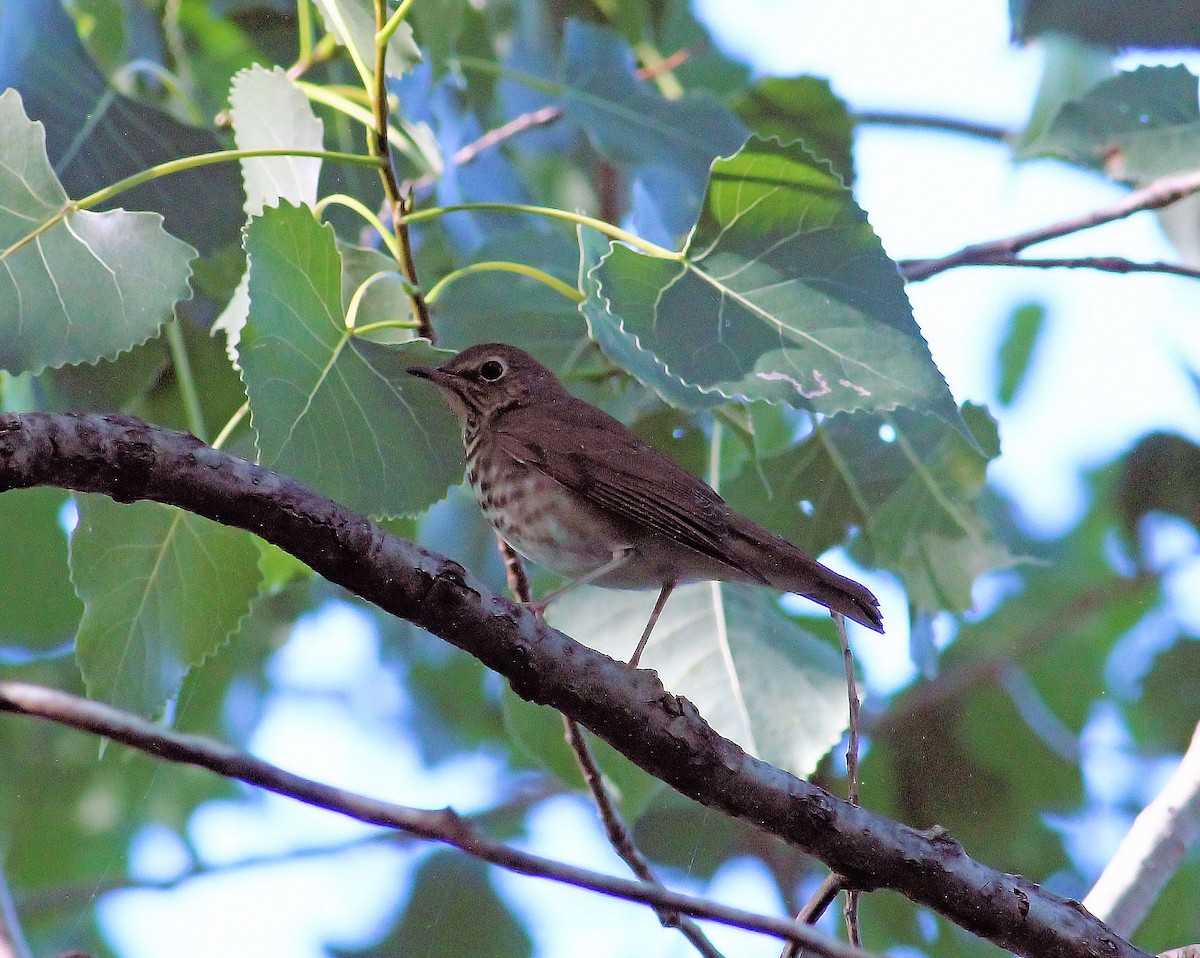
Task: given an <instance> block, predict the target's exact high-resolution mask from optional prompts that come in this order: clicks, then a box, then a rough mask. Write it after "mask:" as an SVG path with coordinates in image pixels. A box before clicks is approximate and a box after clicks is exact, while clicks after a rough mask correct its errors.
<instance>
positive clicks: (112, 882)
mask: <svg viewBox="0 0 1200 958" xmlns="http://www.w3.org/2000/svg"><path fill="white" fill-rule="evenodd" d="M564 790H565V788H564V786H562V785H560V784H558V782H557V780H553V779H551V777H550V776H545V777H544V778H542V779H540V780H538V781H536V782H531V783H528V784H526V785H524V786H520V787H518V788H517V789H516V790H515V791H514V792H513V793H512V794H511V795H510V796H509V797H508V799H507V800H505V801H503V802H501V803H499V804H497V805H493V806H492V807H491V808H487V809H484V810H482V811H478V812H471V813H470V814H467V815H463V816H462V817H463V818H464V819H466V820H467V821H469V822H470V823H471V824H472V825H474V826H476V827H486V826H487V825H488V824H489V823H491V822H493V821H496V822H504V821H506V820H509V819H511V818H512V816H513V815H522V814H524V813H525V812H527V811H528V810H529V809H531V808H533V807H534V806H535V805H538V804H539V803H541V802H543V801H545V800H546V799H547V798H550V797H552V796H555V795H561V794H563V792H564ZM419 840H420V839H418V838H417V837H416V836H414V835H410V834H409V833H407V832H400V831H383V832H371V833H369V834H367V835H358V836H356V837H354V838H351V839H347V840H346V841H342V842H336V843H330V844H325V845H311V846H307V847H302V848H292V849H289V850H287V851H285V852H282V853H280V852H270V853H267V854H262V855H247V856H245V857H243V858H239V859H237V860H235V861H230V862H221V863H219V864H213V865H197V864H195V863H193V865H192V867H190V868H187V869H185V870H184V871H182V872H180V873H179V874H177V875H174V876H172V877H171V878H164V879H161V880H143V881H137V880H134V879H132V878H112V879H109V880H107V881H101V882H95V881H87V882H80V883H78V884H74V885H66V886H59V887H57V888H48V889H45V890H42V891H39V892H35V893H33V894H31V895H28V896H25V895H23V896H21V898H20V906H21V910H22V912H24V913H25V914H26V915H32V916H38V915H41V914H44V913H46V912H51V911H55V910H57V909H63V908H77V907H82V906H83V905H85V904H91V903H94V902H95V901H96V899H97V898H99V897H100V896H101V895H106V894H108V893H110V892H115V891H129V890H138V891H147V890H149V891H172V890H174V889H176V888H179V887H181V886H183V885H185V884H186V883H188V882H190V881H194V880H195V879H197V878H208V877H210V876H213V875H226V874H230V873H237V872H241V871H244V870H246V869H252V868H270V867H272V866H276V865H282V864H286V863H289V862H295V861H307V860H312V859H319V858H331V857H334V856H337V855H344V854H346V853H348V852H354V851H358V850H359V849H362V848H377V847H390V848H396V849H399V848H404V847H406V846H408V845H412V844H414V843H415V842H417V841H419ZM0 955H3V951H2V950H0Z"/></svg>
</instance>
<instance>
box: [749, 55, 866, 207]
mask: <svg viewBox="0 0 1200 958" xmlns="http://www.w3.org/2000/svg"><path fill="white" fill-rule="evenodd" d="M737 112H738V116H740V117H741V118H742V119H743V120H744V121H745V123H746V125H747V126H749V127H750V128H751V129H752V130H753V131H754V132H755V133H757V134H758V135H759V136H761V137H763V138H767V137H775V138H776V139H778V140H779V141H780V142H783V143H789V142H791V141H792V140H801V141H803V143H804V145H805V146H806V147H808V149H809V150H810V151H811V152H812V153H813V155H814V156H819V157H820V158H821V159H823V160H828V161H829V165H830V166H832V167H833V170H834V172H835V173H837V175H838V176H840V177H841V178H842V182H843V183H845V184H846V185H847V186H849V185H850V184H851V183H853V182H854V157H853V156H852V155H851V152H850V150H851V146H852V145H853V144H852V141H853V139H854V121H853V120H851V118H850V113H849V111H848V110H847V109H846V104H845V103H844V102H842V100H841V98H839V97H837V96H835V95H834V92H833V90H832V89H830V87H829V81H828V80H824V79H821V78H819V77H809V76H797V77H764V78H763V79H761V80H759V81H758V82H757V83H755V84H754V85H753V86H751V87H750V88H749V89H747V90H745V91H743V92H742V94H741V95H740V96H739V97H738V99H737Z"/></svg>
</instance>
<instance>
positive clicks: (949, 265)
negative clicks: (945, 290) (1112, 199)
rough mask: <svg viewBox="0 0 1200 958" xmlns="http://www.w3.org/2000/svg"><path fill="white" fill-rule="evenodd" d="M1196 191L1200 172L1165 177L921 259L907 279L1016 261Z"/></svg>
mask: <svg viewBox="0 0 1200 958" xmlns="http://www.w3.org/2000/svg"><path fill="white" fill-rule="evenodd" d="M1196 192H1200V170H1191V171H1189V172H1187V173H1176V174H1172V175H1171V176H1164V177H1162V178H1161V179H1158V180H1155V181H1154V182H1153V183H1151V184H1150V185H1149V186H1145V187H1143V188H1142V189H1139V190H1133V191H1132V192H1130V193H1128V194H1127V195H1126V196H1124V197H1122V198H1121V199H1120V200H1119V201H1118V202H1116V203H1113V204H1111V205H1109V206H1104V207H1101V208H1100V209H1098V210H1092V211H1091V212H1089V213H1084V214H1083V215H1082V216H1073V217H1070V218H1069V219H1065V220H1060V221H1059V222H1057V223H1051V224H1049V225H1047V226H1041V227H1038V228H1037V229H1032V230H1028V231H1026V232H1024V233H1017V234H1016V235H1014V236H1008V237H1005V238H1003V239H997V240H990V241H988V242H986V243H974V244H972V245H970V246H965V247H963V248H962V249H960V250H959V251H958V252H957V253H952V254H951V255H949V256H944V257H942V258H941V259H924V260H918V261H916V262H914V263H911V264H910V265H909V266H908V267H907V268H905V269H903V270H902V272H903V275H904V278H905V279H907V280H908V281H909V282H916V281H917V280H922V279H928V278H929V277H930V276H935V275H937V274H938V273H942V272H945V271H946V270H948V269H954V268H955V267H956V266H978V265H984V264H992V263H1008V262H1010V261H1012V260H1014V259H1016V256H1017V254H1018V253H1020V252H1021V251H1022V250H1024V249H1026V248H1028V247H1030V246H1033V245H1034V244H1035V243H1044V242H1045V241H1046V240H1051V239H1056V238H1057V237H1059V236H1067V235H1068V234H1070V233H1078V232H1080V231H1081V230H1085V229H1091V228H1092V227H1093V226H1100V225H1102V224H1104V223H1111V222H1113V221H1114V220H1120V219H1124V218H1125V217H1127V216H1132V215H1133V214H1134V213H1140V212H1142V211H1143V210H1156V209H1161V208H1162V207H1164V206H1170V205H1171V204H1172V203H1176V202H1178V201H1179V200H1181V199H1183V198H1184V197H1187V196H1191V195H1192V194H1193V193H1196Z"/></svg>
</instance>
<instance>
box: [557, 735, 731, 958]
mask: <svg viewBox="0 0 1200 958" xmlns="http://www.w3.org/2000/svg"><path fill="white" fill-rule="evenodd" d="M563 725H564V726H565V728H566V738H567V744H568V745H570V746H571V751H573V752H574V753H575V759H576V761H577V762H579V769H580V771H581V772H582V773H583V780H584V781H585V782H586V783H587V787H588V790H589V791H591V793H592V800H593V801H594V802H595V803H596V810H597V812H598V813H599V815H600V821H601V823H602V824H603V825H604V834H605V835H606V836H607V837H608V842H609V844H610V845H612V847H613V850H614V851H615V852H616V853H617V854H618V855H619V856H620V857H621V860H622V861H624V862H625V864H626V865H628V866H629V868H630V870H631V871H632V872H633V873H634V874H635V875H637V877H638V878H640V879H641V880H642V881H644V882H648V883H650V884H653V885H658V886H659V887H660V888H661V887H663V884H662V882H660V881H659V880H658V876H657V875H655V874H654V871H653V870H652V869H651V868H650V863H649V862H648V861H646V858H645V856H644V855H642V853H641V852H640V851H639V850H638V847H637V846H636V845H635V844H634V843H633V834H632V832H631V831H630V828H629V826H628V825H627V824H626V823H625V820H624V819H623V818H622V817H621V813H620V812H619V811H617V807H616V804H615V803H614V802H613V800H612V795H611V794H610V793H609V791H608V787H607V786H606V785H605V784H604V778H603V776H602V775H601V773H600V769H599V767H598V766H597V765H596V758H595V756H594V755H593V754H592V749H591V746H589V745H588V743H587V739H585V738H584V736H583V729H581V728H580V727H579V724H578V723H577V722H573V721H572V720H571V719H569V718H567V717H566V716H565V715H564V716H563ZM655 912H656V913H657V914H658V920H659V921H660V922H662V925H663V927H664V928H678V929H679V931H680V933H681V934H682V935H683V936H684V937H685V938H687V940H688V941H690V942H691V943H692V945H694V946H695V948H696V950H697V951H698V952H700V954H702V955H704V956H705V958H722V955H721V952H720V951H718V950H717V947H716V946H715V945H714V944H713V943H712V942H711V941H709V940H708V936H707V935H705V934H704V932H703V931H702V930H701V929H700V926H699V925H697V924H696V923H695V922H694V921H692V920H691V919H690V918H688V917H687V916H686V915H681V914H679V912H677V911H670V910H668V909H665V908H656V909H655Z"/></svg>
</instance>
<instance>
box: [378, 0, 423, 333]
mask: <svg viewBox="0 0 1200 958" xmlns="http://www.w3.org/2000/svg"><path fill="white" fill-rule="evenodd" d="M386 22H387V4H386V2H385V0H375V32H376V33H379V31H381V30H382V29H383V27H384V24H385V23H386ZM371 110H372V113H373V115H374V120H375V129H374V130H373V131H372V135H371V137H370V138H369V139H368V143H369V144H370V153H371V155H372V156H375V157H378V158H379V159H380V160H382V161H383V165H382V166H381V167H380V171H379V175H380V177H381V179H382V180H383V192H384V195H385V196H386V202H387V205H388V210H389V212H390V213H391V224H392V230H393V231H394V232H395V234H396V242H397V243H398V244H399V247H400V270H401V272H402V273H403V274H404V278H405V279H407V280H408V282H409V284H410V286H409V294H408V298H409V300H410V301H411V302H412V308H413V315H414V316H415V317H416V320H417V335H419V336H423V337H424V338H426V339H428V340H429V341H430V342H434V341H435V339H436V337H435V335H434V332H433V324H432V323H431V322H430V319H429V307H428V306H427V305H426V303H425V297H424V296H422V295H421V289H420V284H419V283H418V281H417V267H416V263H415V262H414V260H413V254H412V244H411V243H410V242H409V235H408V225H407V223H405V221H404V217H405V215H406V214H408V213H410V212H412V194H411V193H410V192H406V191H404V190H402V189H401V188H400V182H399V181H398V180H397V179H396V169H395V166H394V165H393V163H392V145H391V142H390V141H389V140H388V117H389V115H390V113H391V109H390V107H389V104H388V96H387V44H386V43H379V42H376V44H375V83H374V90H372V94H371Z"/></svg>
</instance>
